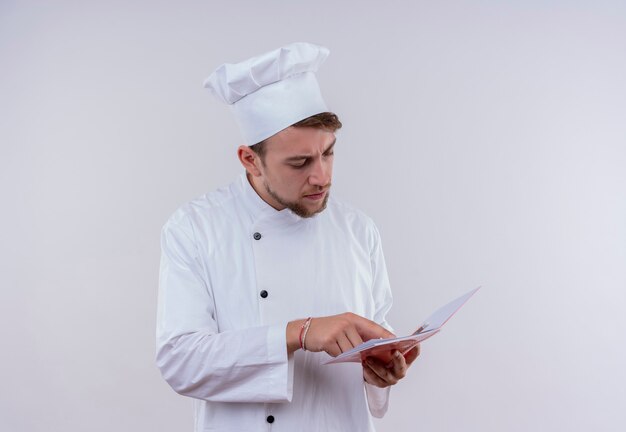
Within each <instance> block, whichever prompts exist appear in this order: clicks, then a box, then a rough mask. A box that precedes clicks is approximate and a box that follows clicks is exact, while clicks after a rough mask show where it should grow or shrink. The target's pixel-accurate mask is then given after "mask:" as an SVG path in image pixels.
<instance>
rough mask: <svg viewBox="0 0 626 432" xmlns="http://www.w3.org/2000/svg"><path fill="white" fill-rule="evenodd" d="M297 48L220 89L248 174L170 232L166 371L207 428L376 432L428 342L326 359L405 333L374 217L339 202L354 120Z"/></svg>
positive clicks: (232, 71)
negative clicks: (395, 322)
mask: <svg viewBox="0 0 626 432" xmlns="http://www.w3.org/2000/svg"><path fill="white" fill-rule="evenodd" d="M328 53H329V52H328V50H327V49H326V48H324V47H320V46H317V45H313V44H308V43H295V44H291V45H287V46H284V47H282V48H279V49H277V50H274V51H271V52H268V53H265V54H263V55H260V56H257V57H254V58H251V59H249V60H247V61H244V62H241V63H236V64H224V65H222V66H220V67H219V68H218V69H217V70H216V71H215V72H214V73H213V74H211V75H210V76H209V77H208V78H207V80H206V81H205V87H206V88H208V89H209V90H210V91H211V92H212V93H213V94H214V95H215V96H216V97H217V98H218V99H220V100H221V101H222V102H224V103H226V104H228V105H229V106H230V108H231V110H232V112H233V114H234V116H235V118H236V119H237V122H238V124H239V126H240V129H241V131H242V133H243V138H244V142H245V143H246V145H242V146H240V147H239V148H238V150H237V155H238V158H239V160H240V162H241V164H242V165H243V167H244V169H245V171H244V172H243V173H242V174H241V175H240V176H239V178H238V179H237V180H236V181H234V182H233V183H232V184H231V185H229V186H227V187H225V188H222V189H219V190H217V191H214V192H211V193H208V194H206V195H204V196H201V197H199V198H197V199H194V200H192V201H191V202H188V203H187V204H185V205H183V206H181V207H180V208H179V209H178V210H177V211H176V212H175V213H174V214H173V215H172V216H171V217H170V218H169V220H168V221H167V222H166V223H165V225H164V226H163V230H162V234H161V247H162V256H161V267H160V279H159V301H158V317H157V355H156V360H157V365H158V367H159V369H160V370H161V373H162V375H163V378H164V379H165V380H166V381H167V382H168V383H169V385H170V386H171V387H172V388H173V389H174V390H175V391H176V392H178V393H180V394H182V395H185V396H189V397H192V398H194V412H195V431H237V432H241V431H269V430H272V431H295V430H299V431H315V432H320V431H357V432H360V431H373V430H374V428H373V425H372V421H371V416H375V417H382V416H383V415H384V413H385V412H386V410H387V406H388V398H389V388H390V386H391V385H393V384H395V383H397V382H398V381H399V380H400V379H401V378H403V377H404V376H405V374H406V371H407V368H408V367H409V366H410V364H411V362H413V360H415V358H416V357H417V356H418V354H419V348H415V349H414V350H412V351H411V352H409V353H406V354H405V355H402V354H401V353H399V352H395V353H394V356H393V360H392V361H391V362H390V363H386V364H383V363H382V362H381V361H379V360H376V359H373V358H368V359H366V360H364V361H363V362H362V363H341V364H332V365H324V364H323V362H324V361H325V360H327V359H329V358H330V357H329V356H337V355H339V354H340V353H342V352H345V351H347V350H349V349H352V348H353V347H355V346H357V345H359V344H360V343H362V342H363V341H366V340H369V339H372V338H386V337H393V334H392V333H391V331H390V330H391V327H390V326H389V324H388V323H387V321H386V315H387V312H388V311H389V309H390V307H391V292H390V288H389V281H388V278H387V271H386V267H385V260H384V257H383V251H382V247H381V240H380V235H379V232H378V230H377V229H376V226H375V225H374V223H373V222H372V220H371V219H370V218H369V217H367V216H366V215H364V214H363V213H362V212H360V211H359V210H356V209H354V208H352V207H350V206H349V205H347V204H344V203H342V202H339V201H338V200H336V199H334V197H333V196H331V193H330V187H331V178H332V168H333V157H334V156H333V152H334V147H335V145H339V144H337V140H336V135H335V132H336V131H337V130H338V129H339V128H340V127H341V122H340V121H339V119H338V117H337V116H336V115H335V114H333V113H331V112H329V110H328V108H327V106H326V104H325V102H324V100H323V99H322V96H321V93H320V89H319V86H318V83H317V79H316V75H315V73H316V71H317V70H318V67H319V66H320V65H321V64H322V63H323V62H324V60H325V59H326V57H327V56H328Z"/></svg>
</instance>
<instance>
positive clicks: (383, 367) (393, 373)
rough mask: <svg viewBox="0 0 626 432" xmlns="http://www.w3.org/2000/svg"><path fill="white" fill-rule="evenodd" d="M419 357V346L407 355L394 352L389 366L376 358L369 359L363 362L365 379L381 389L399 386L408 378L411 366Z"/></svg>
mask: <svg viewBox="0 0 626 432" xmlns="http://www.w3.org/2000/svg"><path fill="white" fill-rule="evenodd" d="M419 355H420V346H419V345H418V346H416V347H415V348H413V349H412V350H411V351H409V352H408V353H406V355H402V353H401V352H400V351H398V350H396V351H394V353H393V360H392V361H391V363H389V364H383V363H382V362H381V361H380V360H378V359H376V358H374V357H367V358H366V359H365V360H363V378H364V379H365V382H367V383H369V384H372V385H374V386H376V387H381V388H384V387H389V386H391V385H394V384H397V383H398V381H400V380H401V379H402V378H404V377H405V376H406V372H407V370H408V369H409V366H411V363H413V362H414V361H415V359H416V358H417V356H419Z"/></svg>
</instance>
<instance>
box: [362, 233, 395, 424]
mask: <svg viewBox="0 0 626 432" xmlns="http://www.w3.org/2000/svg"><path fill="white" fill-rule="evenodd" d="M371 245H372V248H371V251H370V262H371V266H372V276H373V277H372V295H373V297H374V304H375V307H376V309H375V311H374V318H373V319H372V321H374V322H376V323H378V324H380V325H381V326H383V327H385V328H386V329H387V330H389V331H391V332H393V328H392V327H391V326H390V325H389V323H388V322H387V313H388V312H389V310H390V309H391V304H392V296H391V288H390V286H389V277H388V276H387V266H386V264H385V257H384V256H383V248H382V244H381V240H380V234H379V232H378V229H377V228H376V226H375V225H374V224H373V223H372V234H371ZM390 390H391V387H387V388H380V387H376V386H373V385H371V384H368V383H365V394H366V395H367V404H368V406H369V410H370V413H371V414H372V416H374V417H376V418H382V417H383V416H384V415H385V413H386V412H387V408H388V407H389V393H390Z"/></svg>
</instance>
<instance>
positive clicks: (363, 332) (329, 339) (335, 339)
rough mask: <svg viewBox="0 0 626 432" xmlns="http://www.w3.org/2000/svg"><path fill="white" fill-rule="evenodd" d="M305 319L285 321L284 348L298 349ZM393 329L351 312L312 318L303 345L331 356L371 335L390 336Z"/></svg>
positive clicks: (374, 336) (373, 336)
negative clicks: (285, 337) (285, 341)
mask: <svg viewBox="0 0 626 432" xmlns="http://www.w3.org/2000/svg"><path fill="white" fill-rule="evenodd" d="M305 321H306V320H297V321H291V322H290V323H289V324H287V351H288V352H289V354H291V353H292V352H294V351H297V350H298V349H300V330H301V328H302V325H303V324H304V322H305ZM392 337H395V336H394V334H393V333H391V332H390V331H388V330H387V329H385V328H384V327H381V326H380V325H378V324H376V323H375V322H374V321H370V320H368V319H367V318H363V317H362V316H359V315H356V314H353V313H351V312H346V313H342V314H339V315H332V316H328V317H320V318H313V319H312V320H311V323H310V325H309V330H308V332H307V334H306V340H305V343H304V347H305V348H306V350H307V351H313V352H320V351H325V352H327V353H328V354H330V355H331V356H333V357H336V356H338V355H339V354H341V353H343V352H346V351H349V350H351V349H352V348H354V347H356V346H358V345H360V344H362V343H363V342H365V341H368V340H370V339H380V338H385V339H386V338H392Z"/></svg>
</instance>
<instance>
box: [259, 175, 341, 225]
mask: <svg viewBox="0 0 626 432" xmlns="http://www.w3.org/2000/svg"><path fill="white" fill-rule="evenodd" d="M263 186H264V187H265V190H266V191H267V193H268V194H269V195H270V196H271V197H272V198H274V199H275V200H276V201H277V202H278V203H279V204H280V205H283V206H285V207H287V208H288V209H289V210H291V211H292V212H294V213H295V214H297V215H298V216H300V217H301V218H310V217H313V216H315V215H316V214H318V213H321V212H322V211H323V210H324V209H325V208H326V204H327V203H328V197H329V195H330V185H328V188H327V191H326V195H324V199H323V200H322V204H321V206H320V207H319V208H318V209H317V210H314V211H311V210H309V209H307V208H306V207H305V206H304V205H302V204H300V203H298V202H295V201H287V200H285V199H283V198H282V197H281V196H280V195H278V194H276V192H274V191H273V190H272V189H271V188H270V186H269V185H268V184H267V182H263Z"/></svg>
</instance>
